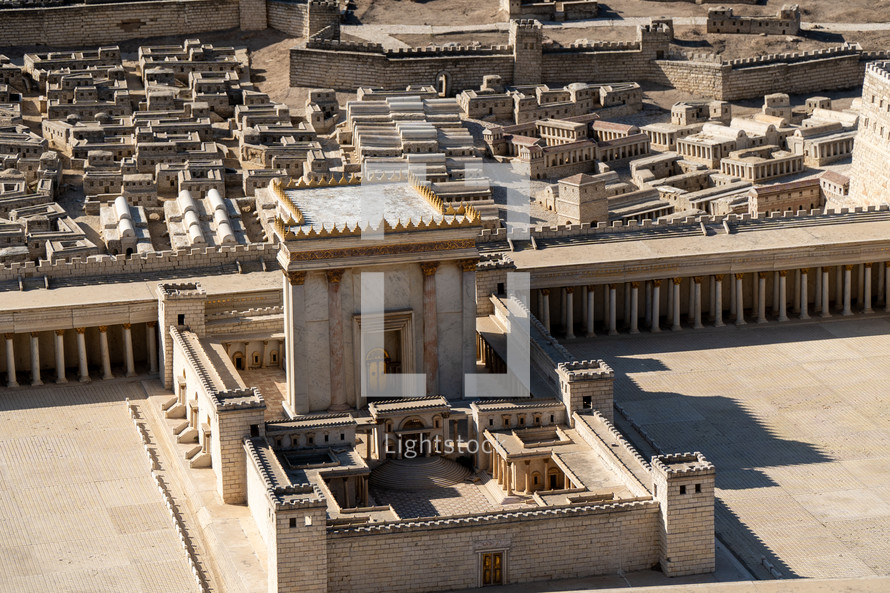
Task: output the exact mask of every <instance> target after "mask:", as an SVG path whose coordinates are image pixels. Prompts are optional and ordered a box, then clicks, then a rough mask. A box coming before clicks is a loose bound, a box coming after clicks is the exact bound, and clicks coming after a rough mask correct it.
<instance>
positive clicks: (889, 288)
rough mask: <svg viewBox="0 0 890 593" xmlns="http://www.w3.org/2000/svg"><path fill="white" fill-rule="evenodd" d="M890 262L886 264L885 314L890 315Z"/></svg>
mask: <svg viewBox="0 0 890 593" xmlns="http://www.w3.org/2000/svg"><path fill="white" fill-rule="evenodd" d="M887 268H890V261H886V262H884V312H886V313H890V270H888V269H887Z"/></svg>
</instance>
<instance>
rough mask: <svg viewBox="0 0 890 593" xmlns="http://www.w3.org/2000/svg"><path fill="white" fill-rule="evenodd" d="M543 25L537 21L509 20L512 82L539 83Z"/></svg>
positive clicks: (516, 83) (515, 83) (517, 83)
mask: <svg viewBox="0 0 890 593" xmlns="http://www.w3.org/2000/svg"><path fill="white" fill-rule="evenodd" d="M543 41H544V33H543V27H542V25H541V23H540V22H539V21H536V20H528V19H522V20H518V21H510V45H511V46H512V47H513V84H514V85H520V84H540V83H541V61H542V57H541V52H542V49H541V44H542V43H543Z"/></svg>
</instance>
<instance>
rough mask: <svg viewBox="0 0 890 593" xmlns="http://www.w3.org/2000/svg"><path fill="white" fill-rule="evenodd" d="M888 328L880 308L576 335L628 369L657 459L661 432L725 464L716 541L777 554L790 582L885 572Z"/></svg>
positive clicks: (756, 553)
mask: <svg viewBox="0 0 890 593" xmlns="http://www.w3.org/2000/svg"><path fill="white" fill-rule="evenodd" d="M888 326H890V317H888V316H886V315H871V316H867V317H859V318H840V317H835V318H832V319H830V320H821V321H819V322H803V321H792V322H788V323H784V324H773V325H747V326H744V327H741V328H735V327H733V328H728V331H719V330H714V329H702V330H698V331H695V332H679V333H673V332H665V333H662V334H658V335H645V337H642V336H633V335H627V336H619V337H613V338H608V339H592V340H570V341H567V342H564V344H565V346H566V347H567V348H568V349H569V351H570V352H571V353H572V354H574V355H575V356H576V357H578V358H584V357H589V356H592V355H593V354H594V353H595V354H596V355H597V356H599V357H601V358H602V359H603V360H604V361H605V362H606V363H607V364H609V365H610V366H611V367H612V368H614V369H615V403H616V405H617V406H619V407H620V408H621V409H623V410H624V412H625V413H626V414H627V416H629V417H630V418H631V419H632V420H633V422H634V424H635V425H636V426H637V427H638V428H637V430H632V431H631V432H630V434H629V437H630V438H631V440H632V441H633V443H634V444H635V445H636V446H637V447H638V448H639V449H640V450H641V452H644V455H645V454H646V453H645V452H647V451H648V452H649V453H652V445H651V443H647V442H646V441H647V439H648V440H649V441H651V442H652V443H654V444H655V445H656V446H658V447H663V448H665V449H667V450H671V451H685V450H698V451H701V452H702V453H703V454H704V455H705V456H706V457H707V458H708V459H709V460H713V462H714V463H715V465H717V466H719V467H720V471H719V472H718V473H717V480H716V493H715V496H716V509H715V527H716V532H717V537H718V538H719V539H720V540H721V541H722V542H723V543H724V544H726V545H727V546H728V547H729V548H730V549H731V550H732V551H733V552H734V553H735V554H736V555H738V556H740V557H741V558H742V560H743V561H746V562H748V563H750V564H759V563H761V561H762V557H765V558H766V559H767V561H768V562H769V563H770V564H771V565H773V566H774V567H775V568H776V570H778V571H779V572H781V573H782V575H783V577H785V578H790V577H812V578H819V577H822V578H836V577H854V576H869V575H885V576H886V575H888V574H890V568H888V566H887V563H886V559H887V558H888V557H890V487H888V484H890V412H888V403H890V394H888V392H887V389H886V385H887V381H888V379H890V354H888V349H890V336H888V335H887V332H888V330H890V327H888ZM620 415H621V414H620V412H617V411H616V418H618V417H619V416H620ZM619 420H620V418H619ZM618 425H619V426H622V428H624V426H623V425H622V423H621V422H619V423H618ZM639 429H642V434H641V431H640V430H639ZM643 435H645V436H643ZM750 564H749V565H750Z"/></svg>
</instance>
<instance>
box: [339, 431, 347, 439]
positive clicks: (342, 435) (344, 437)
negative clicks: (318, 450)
mask: <svg viewBox="0 0 890 593" xmlns="http://www.w3.org/2000/svg"><path fill="white" fill-rule="evenodd" d="M340 440H341V441H345V440H346V435H345V434H343V433H342V432H341V433H340Z"/></svg>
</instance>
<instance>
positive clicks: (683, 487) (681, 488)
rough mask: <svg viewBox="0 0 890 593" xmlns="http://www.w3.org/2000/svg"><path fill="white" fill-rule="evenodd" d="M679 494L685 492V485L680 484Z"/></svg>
mask: <svg viewBox="0 0 890 593" xmlns="http://www.w3.org/2000/svg"><path fill="white" fill-rule="evenodd" d="M680 494H686V486H680Z"/></svg>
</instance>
